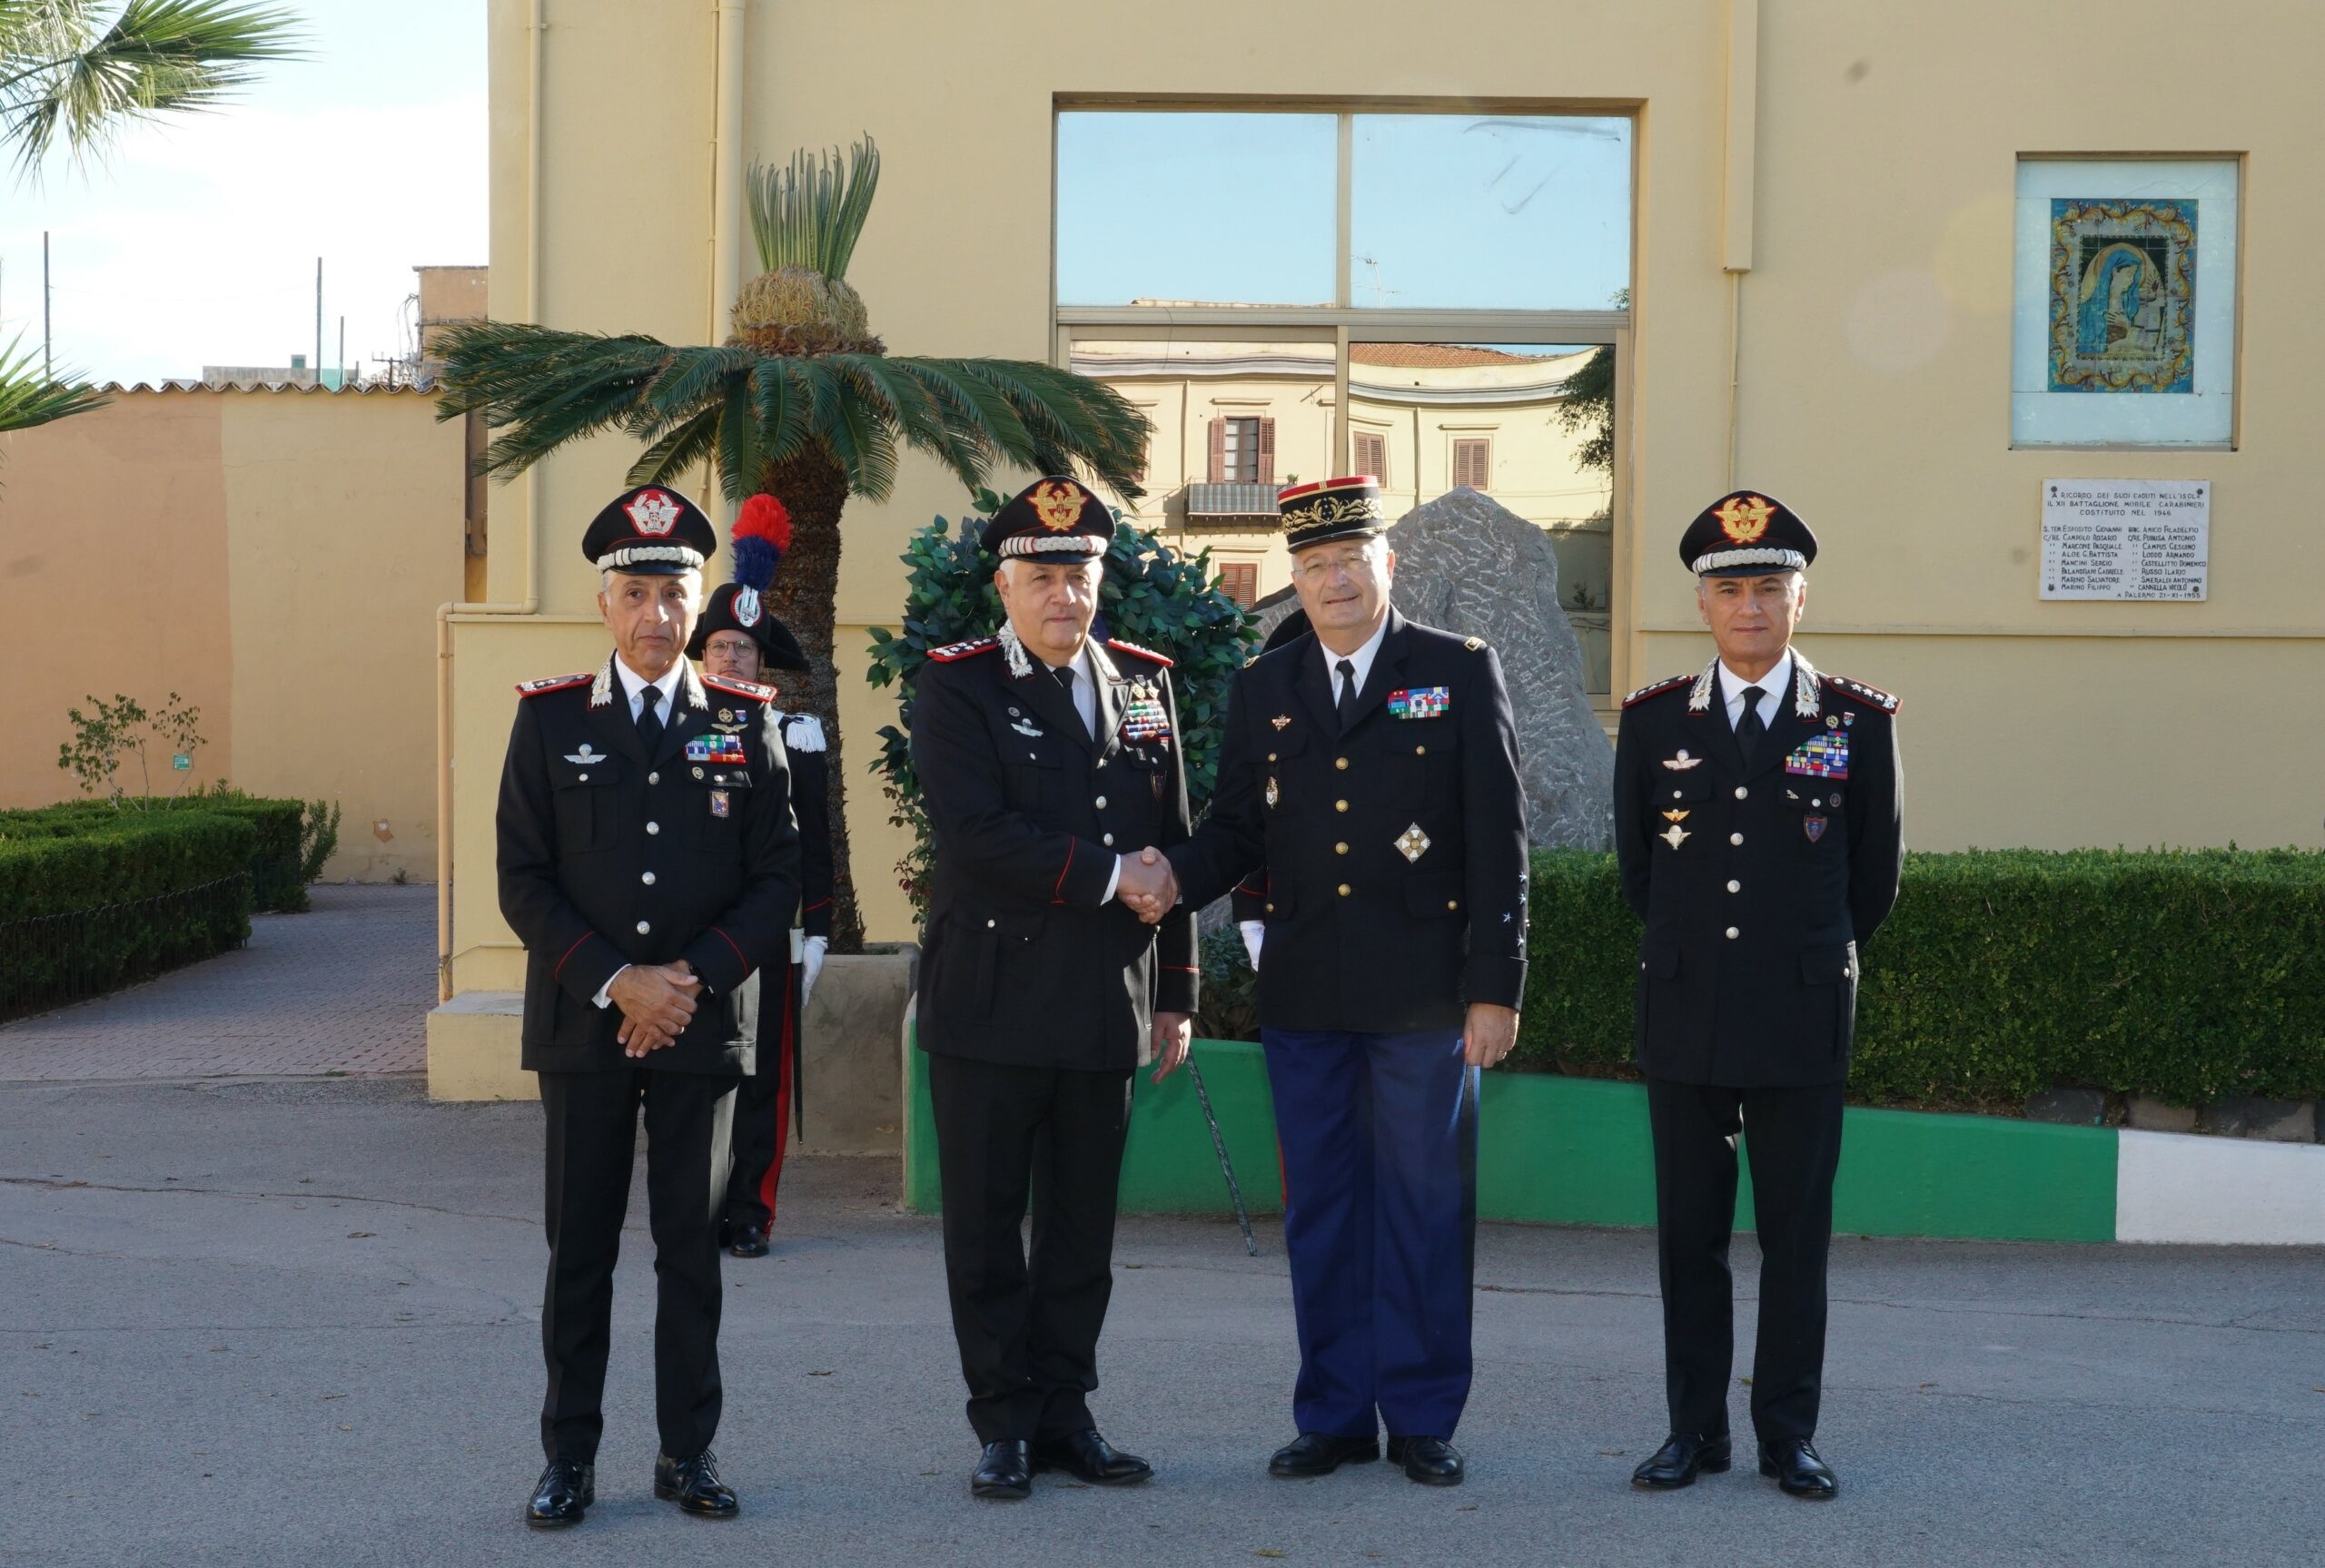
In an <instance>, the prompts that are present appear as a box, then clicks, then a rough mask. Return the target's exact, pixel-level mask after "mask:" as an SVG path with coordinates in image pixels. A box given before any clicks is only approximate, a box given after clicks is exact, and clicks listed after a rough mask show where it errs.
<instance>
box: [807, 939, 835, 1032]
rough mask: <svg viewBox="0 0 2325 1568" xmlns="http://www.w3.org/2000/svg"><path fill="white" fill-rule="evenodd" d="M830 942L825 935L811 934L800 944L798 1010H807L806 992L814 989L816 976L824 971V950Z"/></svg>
mask: <svg viewBox="0 0 2325 1568" xmlns="http://www.w3.org/2000/svg"><path fill="white" fill-rule="evenodd" d="M831 944H832V939H831V938H829V937H827V936H811V937H809V938H808V939H807V940H806V942H805V943H803V944H802V945H801V948H800V952H799V1011H801V1012H803V1013H804V1012H806V1011H807V997H808V993H810V992H811V991H814V990H815V989H816V976H817V975H819V974H821V973H823V972H824V950H825V949H826V948H827V947H829V946H831Z"/></svg>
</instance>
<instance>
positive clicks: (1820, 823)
mask: <svg viewBox="0 0 2325 1568" xmlns="http://www.w3.org/2000/svg"><path fill="white" fill-rule="evenodd" d="M1825 823H1826V819H1825V818H1824V817H1821V816H1805V817H1802V818H1801V819H1800V831H1801V832H1803V833H1806V834H1807V835H1808V842H1809V843H1815V842H1816V841H1817V840H1819V839H1821V838H1823V837H1824V836H1825Z"/></svg>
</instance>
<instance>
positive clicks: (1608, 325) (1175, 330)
mask: <svg viewBox="0 0 2325 1568" xmlns="http://www.w3.org/2000/svg"><path fill="white" fill-rule="evenodd" d="M1641 108H1642V104H1641V103H1640V102H1639V101H1637V100H1621V101H1590V102H1555V101H1552V102H1544V101H1539V100H1461V101H1456V100H1449V99H1443V98H1378V99H1365V100H1362V101H1360V102H1359V101H1350V100H1346V99H1315V98H1297V97H1285V98H1260V97H1249V96H1235V95H1217V96H1211V97H1188V98H1156V97H1151V96H1146V95H1143V94H1113V95H1093V94H1056V95H1054V97H1053V99H1052V104H1051V127H1050V155H1051V192H1052V194H1051V202H1052V205H1051V213H1050V222H1051V235H1052V240H1051V244H1050V250H1049V264H1050V289H1049V293H1050V329H1051V333H1050V337H1051V351H1052V360H1053V362H1054V363H1055V364H1056V365H1058V366H1059V367H1061V368H1069V367H1070V366H1071V364H1072V362H1073V341H1074V339H1075V337H1076V336H1077V335H1080V336H1085V337H1093V338H1095V337H1102V336H1103V337H1105V338H1109V339H1135V338H1153V339H1158V340H1171V339H1188V338H1203V339H1216V340H1238V339H1246V338H1261V337H1268V336H1273V335H1281V334H1295V335H1297V336H1299V337H1301V338H1306V337H1309V336H1310V335H1311V334H1313V335H1314V336H1315V337H1316V338H1318V339H1320V340H1321V338H1322V337H1323V335H1324V334H1325V333H1329V334H1330V340H1331V342H1332V344H1333V347H1334V363H1335V370H1334V376H1333V383H1332V399H1333V403H1332V418H1331V450H1332V453H1333V455H1334V456H1335V458H1336V459H1337V462H1336V464H1335V468H1336V471H1337V472H1341V473H1352V472H1355V471H1357V470H1356V468H1355V467H1354V458H1353V449H1354V445H1355V442H1354V429H1353V425H1352V423H1351V419H1350V407H1349V385H1348V383H1349V348H1350V344H1352V343H1450V344H1467V343H1559V344H1572V345H1574V346H1576V347H1578V348H1579V347H1595V346H1600V345H1605V346H1610V347H1612V348H1613V349H1614V350H1615V409H1614V468H1613V472H1612V475H1611V476H1610V477H1611V479H1612V494H1611V497H1610V499H1609V503H1608V510H1609V513H1610V518H1609V522H1610V534H1611V539H1610V550H1611V554H1612V557H1613V559H1612V565H1611V571H1610V574H1609V582H1610V587H1611V591H1610V593H1609V594H1608V619H1609V623H1610V626H1609V637H1608V662H1609V666H1610V679H1609V682H1608V684H1609V686H1610V687H1611V692H1610V693H1609V694H1608V696H1607V697H1606V699H1605V704H1606V705H1604V706H1603V707H1602V710H1601V711H1602V714H1610V713H1611V712H1612V707H1611V704H1612V698H1613V694H1619V693H1621V692H1623V691H1625V690H1628V688H1629V687H1630V686H1632V685H1636V684H1637V682H1636V680H1634V679H1633V675H1632V670H1631V665H1632V662H1633V661H1632V649H1631V642H1632V640H1633V635H1634V633H1633V627H1634V624H1635V620H1636V612H1635V608H1634V596H1633V594H1632V592H1631V575H1632V557H1633V553H1634V544H1633V532H1634V530H1633V527H1632V513H1631V483H1630V478H1631V474H1630V466H1631V409H1632V407H1633V405H1634V402H1635V380H1636V378H1635V375H1634V366H1635V364H1636V359H1635V356H1634V354H1633V351H1632V333H1633V324H1632V318H1633V307H1632V306H1624V307H1620V308H1609V309H1605V310H1592V311H1538V310H1437V309H1428V310H1421V309H1415V310H1384V309H1380V308H1377V307H1358V306H1357V305H1355V304H1354V302H1353V297H1352V292H1351V287H1352V280H1351V278H1350V272H1351V271H1352V269H1351V266H1350V187H1351V170H1352V155H1353V147H1354V140H1355V119H1356V116H1357V115H1359V114H1370V113H1443V114H1467V115H1479V114H1522V115H1530V116H1548V115H1560V114H1567V115H1574V116H1578V117H1585V118H1598V119H1609V118H1622V119H1628V120H1629V121H1630V122H1631V133H1630V136H1629V148H1630V159H1631V169H1630V187H1629V188H1630V212H1629V213H1628V222H1629V226H1630V244H1629V247H1628V251H1629V256H1628V259H1629V278H1628V299H1629V300H1630V301H1634V302H1636V301H1637V298H1638V246H1639V233H1638V223H1639V199H1638V196H1639V191H1640V188H1641V185H1640V149H1641V142H1642V138H1641V136H1640V134H1639V131H1640V125H1639V117H1640V110H1641ZM1109 110H1117V111H1134V112H1138V113H1156V112H1168V111H1182V112H1187V113H1307V114H1312V113H1332V114H1335V115H1337V116H1338V118H1339V135H1338V138H1337V141H1338V152H1337V154H1336V173H1335V185H1336V190H1335V192H1334V236H1333V257H1334V259H1333V271H1334V281H1333V288H1334V294H1333V300H1334V302H1333V303H1332V304H1331V305H1237V304H1223V305H1073V306H1067V305H1061V304H1060V303H1059V302H1058V299H1057V246H1056V242H1055V235H1056V232H1057V223H1058V221H1059V215H1058V212H1057V210H1056V200H1057V198H1056V191H1057V180H1056V158H1057V149H1058V131H1057V118H1058V116H1060V115H1063V114H1069V113H1103V112H1106V111H1109ZM1448 471H1449V472H1450V468H1449V469H1448ZM1383 478H1385V476H1383ZM1488 478H1491V466H1490V456H1489V466H1488ZM1488 493H1490V492H1488Z"/></svg>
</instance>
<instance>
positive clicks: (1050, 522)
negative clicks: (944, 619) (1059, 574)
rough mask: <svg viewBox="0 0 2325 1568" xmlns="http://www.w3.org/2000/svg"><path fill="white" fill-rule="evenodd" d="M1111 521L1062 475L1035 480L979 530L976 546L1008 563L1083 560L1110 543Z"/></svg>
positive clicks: (1076, 484)
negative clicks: (1014, 560)
mask: <svg viewBox="0 0 2325 1568" xmlns="http://www.w3.org/2000/svg"><path fill="white" fill-rule="evenodd" d="M1113 538H1114V515H1113V513H1112V512H1110V511H1108V510H1107V509H1106V504H1105V503H1104V502H1103V501H1102V500H1100V499H1099V498H1097V497H1096V496H1093V495H1092V494H1091V493H1090V491H1089V489H1088V488H1086V487H1085V486H1084V485H1083V483H1082V482H1081V481H1080V480H1079V479H1074V478H1067V477H1066V476H1065V475H1063V474H1052V475H1050V476H1049V477H1047V478H1040V479H1035V480H1034V482H1033V483H1032V484H1030V485H1028V486H1026V487H1025V488H1024V489H1023V490H1020V491H1019V492H1018V493H1017V494H1016V495H1014V496H1012V497H1011V498H1009V499H1008V501H1007V502H1005V503H1004V505H1003V506H1002V508H1001V509H1000V510H999V511H997V512H995V513H994V514H993V521H991V522H989V523H987V524H986V525H985V526H984V533H983V534H981V535H979V536H978V537H977V542H978V543H979V544H981V545H983V546H984V547H985V548H986V549H988V550H991V551H992V552H993V553H994V555H996V556H999V557H1002V558H1003V559H1004V560H1008V559H1011V558H1013V557H1026V556H1032V557H1039V558H1041V559H1044V560H1088V559H1090V558H1091V557H1095V556H1103V555H1104V554H1105V553H1106V547H1107V546H1109V545H1111V544H1112V543H1113Z"/></svg>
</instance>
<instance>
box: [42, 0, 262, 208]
mask: <svg viewBox="0 0 2325 1568" xmlns="http://www.w3.org/2000/svg"><path fill="white" fill-rule="evenodd" d="M97 10H98V8H97V6H96V5H94V4H93V3H92V0H0V144H6V145H11V146H14V147H15V151H16V166H17V172H18V173H19V174H20V175H23V174H29V173H33V172H34V171H35V170H36V169H37V168H38V167H39V165H40V163H41V161H42V160H43V159H44V158H45V157H47V156H48V154H49V153H51V152H52V151H54V149H55V148H56V146H57V145H58V143H60V142H62V143H63V144H64V145H65V146H67V147H69V148H70V149H72V151H73V153H74V156H76V157H78V156H80V155H82V154H83V153H86V152H88V151H89V150H91V149H92V148H95V147H100V146H102V145H103V144H104V141H105V139H106V138H107V137H108V136H110V135H112V134H113V133H115V132H117V131H119V130H120V129H121V128H122V127H123V126H124V125H125V124H127V123H129V122H131V121H134V120H144V119H151V118H153V116H155V115H159V114H179V113H198V112H200V111H203V110H208V109H214V108H216V107H218V105H219V104H221V103H222V102H223V101H224V100H225V99H226V98H228V97H230V96H232V95H233V94H234V93H235V92H237V91H239V90H240V89H242V88H243V87H246V86H248V85H250V84H251V82H252V80H253V79H254V78H255V77H256V74H257V73H256V72H255V71H254V70H253V69H252V67H254V66H255V65H257V64H260V63H261V62H262V61H268V60H291V59H296V58H298V57H299V55H300V53H301V49H300V42H301V40H300V35H299V33H298V30H297V26H296V21H297V19H296V18H295V17H294V16H293V15H292V14H291V13H289V12H287V11H283V10H280V9H277V8H276V7H274V6H271V5H242V4H237V3H234V0H129V3H128V4H127V5H124V6H123V7H122V8H121V10H120V11H119V12H118V13H117V14H115V15H114V19H113V21H112V22H111V23H110V24H109V25H100V24H99V20H98V15H97Z"/></svg>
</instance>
